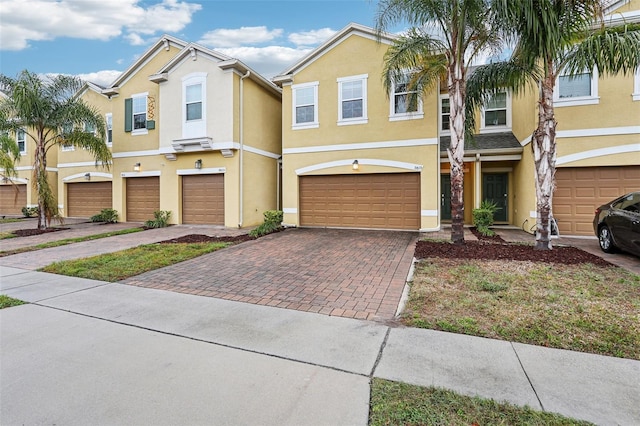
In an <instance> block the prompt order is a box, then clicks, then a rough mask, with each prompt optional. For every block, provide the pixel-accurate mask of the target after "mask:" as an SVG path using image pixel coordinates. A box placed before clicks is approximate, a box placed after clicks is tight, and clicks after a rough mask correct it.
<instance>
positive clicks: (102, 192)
mask: <svg viewBox="0 0 640 426" xmlns="http://www.w3.org/2000/svg"><path fill="white" fill-rule="evenodd" d="M112 206H113V203H112V201H111V182H77V183H68V184H67V216H69V217H91V216H93V215H95V214H98V213H100V211H101V210H102V209H110V208H112Z"/></svg>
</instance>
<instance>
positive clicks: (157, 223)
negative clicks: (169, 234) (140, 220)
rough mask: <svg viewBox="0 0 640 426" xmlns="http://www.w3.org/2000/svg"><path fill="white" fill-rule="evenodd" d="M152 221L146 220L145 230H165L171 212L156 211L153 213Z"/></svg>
mask: <svg viewBox="0 0 640 426" xmlns="http://www.w3.org/2000/svg"><path fill="white" fill-rule="evenodd" d="M153 217H154V219H151V220H147V221H146V222H145V223H144V226H146V227H147V228H166V227H167V225H168V224H169V218H170V217H171V212H170V211H169V210H156V211H155V212H153Z"/></svg>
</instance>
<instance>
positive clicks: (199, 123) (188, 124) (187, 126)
mask: <svg viewBox="0 0 640 426" xmlns="http://www.w3.org/2000/svg"><path fill="white" fill-rule="evenodd" d="M197 85H200V108H201V111H200V114H201V115H200V118H199V119H195V120H187V88H188V87H190V86H197ZM181 109H182V137H183V138H185V139H188V138H193V137H196V136H197V135H206V134H207V73H206V72H194V73H191V74H187V75H185V76H183V77H182V106H181Z"/></svg>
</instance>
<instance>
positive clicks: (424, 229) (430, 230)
mask: <svg viewBox="0 0 640 426" xmlns="http://www.w3.org/2000/svg"><path fill="white" fill-rule="evenodd" d="M441 229H442V228H440V227H439V226H438V227H436V228H420V229H419V230H418V232H437V231H440V230H441Z"/></svg>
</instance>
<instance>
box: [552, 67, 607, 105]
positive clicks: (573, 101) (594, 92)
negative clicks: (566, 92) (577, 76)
mask: <svg viewBox="0 0 640 426" xmlns="http://www.w3.org/2000/svg"><path fill="white" fill-rule="evenodd" d="M590 74H591V94H590V95H589V96H576V97H570V98H561V97H560V77H565V76H567V74H564V73H562V72H561V73H560V74H558V77H557V78H556V89H555V90H554V92H553V106H554V107H560V108H561V107H568V106H578V105H596V104H598V103H600V97H599V96H598V70H597V69H595V68H594V69H593V71H591V72H590Z"/></svg>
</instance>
